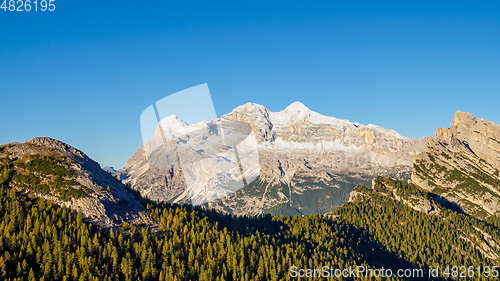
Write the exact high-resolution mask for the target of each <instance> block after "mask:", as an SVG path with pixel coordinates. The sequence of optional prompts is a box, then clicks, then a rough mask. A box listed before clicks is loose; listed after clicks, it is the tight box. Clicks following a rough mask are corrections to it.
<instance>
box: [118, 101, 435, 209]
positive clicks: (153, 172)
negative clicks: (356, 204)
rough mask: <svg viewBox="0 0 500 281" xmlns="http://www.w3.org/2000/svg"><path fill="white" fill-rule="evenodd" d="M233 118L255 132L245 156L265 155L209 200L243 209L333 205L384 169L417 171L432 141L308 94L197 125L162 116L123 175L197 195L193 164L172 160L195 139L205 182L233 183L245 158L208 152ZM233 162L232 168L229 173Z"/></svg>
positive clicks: (147, 185)
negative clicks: (323, 110)
mask: <svg viewBox="0 0 500 281" xmlns="http://www.w3.org/2000/svg"><path fill="white" fill-rule="evenodd" d="M227 123H229V124H238V126H239V127H240V130H241V127H242V126H243V125H241V124H244V125H245V126H246V127H248V128H249V130H250V133H249V134H251V136H252V137H253V138H254V139H255V143H253V144H252V145H253V146H254V148H255V154H252V153H250V152H248V153H246V154H245V153H244V152H241V149H244V148H241V149H239V150H240V151H239V154H240V155H243V156H242V157H241V158H242V159H239V160H241V162H240V163H243V164H245V163H247V162H251V161H252V160H254V158H255V157H256V155H258V160H257V161H258V163H251V164H248V169H247V170H246V171H244V173H247V174H248V175H247V178H250V179H253V182H248V183H247V185H246V186H245V187H244V188H241V189H237V190H235V192H227V193H222V196H218V197H217V196H215V199H214V200H207V201H208V202H207V203H205V206H207V207H208V208H211V209H217V210H220V211H224V212H228V213H231V214H236V215H257V214H262V213H271V214H290V215H293V214H311V213H325V212H328V211H331V210H333V209H335V208H336V207H339V206H341V205H342V204H343V203H344V202H345V201H346V200H347V199H348V197H349V192H350V191H351V190H352V188H354V186H356V185H357V184H369V183H370V182H371V179H372V178H373V177H375V176H377V175H383V176H390V177H393V178H397V179H401V180H407V179H409V178H410V175H411V171H412V160H413V158H414V157H415V156H416V155H417V154H419V153H421V152H423V151H424V144H425V140H424V139H421V140H416V139H411V138H407V137H404V136H401V135H400V134H398V133H397V132H395V131H393V130H387V129H384V128H382V127H379V126H376V125H371V124H370V125H362V124H359V123H355V122H351V121H348V120H342V119H337V118H334V117H328V116H324V115H321V114H319V113H316V112H314V111H312V110H310V109H308V108H307V107H306V106H305V105H304V104H302V103H300V102H294V103H293V104H291V105H290V106H288V107H287V108H286V109H284V110H282V111H279V112H271V111H269V110H268V109H267V108H266V107H264V106H262V105H258V104H254V103H247V104H244V105H242V106H239V107H237V108H235V109H234V110H233V111H232V112H230V113H229V114H226V115H223V116H221V118H219V119H215V120H210V121H207V122H200V123H197V124H192V125H188V124H187V123H185V122H184V121H182V120H181V119H180V118H179V117H177V116H169V117H167V118H165V119H163V120H161V121H160V122H159V125H158V127H157V130H156V134H155V137H154V138H153V139H152V140H150V141H148V142H146V143H145V145H144V146H143V147H141V148H140V149H139V150H138V151H137V152H136V153H135V154H134V155H133V156H132V157H131V158H130V159H129V160H128V162H127V165H126V167H125V168H123V169H121V170H119V171H118V172H117V173H116V175H117V176H118V177H119V178H120V179H122V180H123V182H124V183H128V184H130V185H131V186H132V188H133V189H136V190H139V191H140V192H141V194H142V195H143V196H145V197H148V198H149V199H152V200H158V201H166V202H181V203H182V202H184V203H186V202H189V201H190V199H192V198H191V197H190V196H189V195H190V194H191V193H192V192H190V190H189V187H188V185H189V181H190V179H189V177H188V178H187V179H188V183H186V173H185V172H186V169H184V170H183V169H181V167H180V166H181V165H171V164H175V159H174V158H175V157H176V156H179V155H178V153H179V149H177V150H176V147H177V148H178V147H182V145H183V143H185V142H187V141H186V140H188V141H189V142H192V143H195V144H196V145H197V148H193V149H190V150H189V152H190V154H189V155H188V156H186V155H181V156H184V158H189V159H203V161H204V162H203V163H204V164H200V165H202V166H203V167H200V169H203V173H201V174H200V173H198V174H197V177H196V179H197V180H198V182H197V184H198V185H203V184H206V186H203V187H204V190H213V189H216V187H217V186H221V185H224V184H226V185H227V182H228V181H231V180H233V178H237V177H238V176H239V175H240V170H239V169H238V166H239V163H238V162H237V161H236V159H230V157H229V160H228V161H226V162H224V166H221V164H218V163H220V162H222V161H220V157H217V156H214V154H215V153H214V152H212V153H211V154H210V153H208V154H207V151H210V149H211V148H212V146H211V141H210V140H212V139H213V138H214V137H219V136H220V135H222V134H223V132H222V131H223V130H224V128H223V127H224V124H227ZM245 126H243V127H245ZM226 127H227V126H226ZM232 127H235V126H234V125H232ZM227 131H228V130H226V139H228V138H227V134H228V133H227ZM234 131H236V130H231V132H234ZM230 134H231V133H230ZM236 138H238V137H236ZM162 139H175V140H182V141H183V143H181V142H180V141H178V143H177V146H175V147H173V146H172V145H164V146H159V145H158V143H160V142H162ZM165 143H168V144H171V143H172V142H170V141H165ZM174 143H175V142H174ZM252 145H246V146H245V147H251V146H252ZM209 146H210V147H209ZM190 148H191V147H190ZM184 150H186V149H184ZM176 152H177V155H176V154H175V153H176ZM181 154H183V153H181ZM245 156H247V157H246V158H245ZM250 156H252V157H250ZM181 158H182V157H181ZM223 158H224V159H228V157H223ZM169 159H170V160H171V159H174V160H173V162H171V161H169ZM247 160H248V161H247ZM210 161H212V162H210ZM257 161H254V162H257ZM165 163H170V164H169V165H165ZM228 170H229V171H231V172H229V173H227V172H226V171H228ZM189 172H190V173H191V171H189ZM190 173H188V176H189V174H190ZM235 174H236V175H235ZM233 181H234V180H233Z"/></svg>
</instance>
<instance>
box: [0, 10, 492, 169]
mask: <svg viewBox="0 0 500 281" xmlns="http://www.w3.org/2000/svg"><path fill="white" fill-rule="evenodd" d="M0 2H2V1H0ZM0 27H1V28H0V143H7V142H13V141H18V142H24V141H26V140H29V139H31V138H33V137H36V136H49V137H53V138H56V139H59V140H62V141H64V142H67V143H69V144H71V145H73V146H75V147H77V148H79V149H81V150H83V151H84V152H85V153H87V154H88V155H89V156H90V157H92V158H93V159H95V160H97V161H98V162H99V163H100V164H101V166H106V165H111V166H114V167H116V168H121V167H123V166H124V165H125V163H126V160H127V159H128V158H129V157H130V156H132V155H133V154H134V152H135V151H136V150H137V149H138V148H139V147H140V146H141V145H142V139H141V131H140V121H139V117H140V114H141V113H142V111H143V110H144V109H146V108H147V107H148V106H149V105H151V104H152V103H153V102H155V101H157V100H159V99H161V98H163V97H165V96H167V95H169V94H172V93H175V92H177V91H180V90H183V89H186V88H189V87H192V86H196V85H199V84H202V83H208V86H209V88H210V92H211V94H212V99H213V102H214V105H215V109H216V111H217V115H218V116H220V115H222V114H226V113H228V112H230V111H231V110H232V109H233V108H235V107H236V106H239V105H241V104H244V103H246V102H255V103H259V104H262V105H265V106H266V107H268V108H269V109H270V110H272V111H278V110H282V109H284V108H285V107H286V106H287V105H289V104H290V103H292V102H294V101H301V102H303V103H304V104H305V105H307V106H308V107H309V108H311V109H312V110H315V111H317V112H319V113H322V114H325V115H329V116H335V117H338V118H342V119H349V120H351V121H355V122H359V123H362V124H368V123H373V124H377V125H380V126H383V127H386V128H389V129H394V130H397V131H398V132H400V133H401V134H402V135H405V136H409V137H413V138H420V137H422V136H429V135H433V134H434V131H435V129H436V128H437V127H448V126H449V124H450V122H451V119H452V117H453V114H454V113H455V111H456V110H461V111H468V112H471V113H472V114H474V115H475V116H478V117H482V118H484V119H488V120H492V121H494V122H497V123H498V122H500V110H499V105H500V1H369V2H363V1H325V2H322V3H319V2H318V3H316V4H311V3H307V2H306V1H301V2H295V1H279V2H278V1H263V2H256V1H248V2H245V3H243V2H242V1H228V2H224V3H222V2H216V1H200V2H194V1H146V2H144V1H142V2H141V1H90V0H85V1H61V0H57V1H56V11H55V12H4V11H3V10H0Z"/></svg>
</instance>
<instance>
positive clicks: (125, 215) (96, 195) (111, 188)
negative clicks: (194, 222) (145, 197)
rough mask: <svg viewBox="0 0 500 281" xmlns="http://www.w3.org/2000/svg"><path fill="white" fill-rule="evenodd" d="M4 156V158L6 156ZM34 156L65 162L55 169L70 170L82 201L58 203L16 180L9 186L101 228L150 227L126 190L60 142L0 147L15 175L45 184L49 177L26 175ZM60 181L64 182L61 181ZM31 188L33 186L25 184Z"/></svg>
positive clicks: (34, 141) (38, 141) (44, 140)
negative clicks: (119, 226) (129, 225)
mask: <svg viewBox="0 0 500 281" xmlns="http://www.w3.org/2000/svg"><path fill="white" fill-rule="evenodd" d="M7 155H8V156H7ZM34 156H41V157H50V159H65V160H64V161H59V163H57V166H58V167H59V166H60V167H62V168H63V169H65V170H68V171H71V172H72V173H73V175H74V176H72V180H73V184H72V185H73V187H71V188H73V189H74V190H80V191H82V190H85V193H86V195H85V196H84V197H83V198H71V199H70V200H62V199H61V198H60V197H58V196H56V195H54V194H53V193H48V194H47V193H41V192H36V191H34V190H33V189H28V188H26V186H24V185H23V184H22V183H21V182H20V181H19V180H18V179H17V178H16V177H13V178H12V180H10V182H9V185H11V187H14V188H16V189H17V190H20V191H24V192H26V193H28V194H29V195H30V196H35V197H43V198H45V199H48V200H50V201H52V202H54V203H56V204H59V205H61V206H66V207H68V208H71V209H73V210H75V211H77V212H79V213H81V214H82V215H83V218H84V219H85V220H86V221H89V222H92V223H94V224H97V225H101V226H103V227H106V228H107V227H113V226H116V225H118V224H121V223H124V222H127V223H135V224H146V223H148V224H154V222H153V221H151V219H150V218H149V216H148V215H147V214H146V212H145V210H144V208H143V206H142V205H141V204H140V202H139V201H138V199H137V198H136V197H135V196H134V194H133V193H132V192H131V191H130V190H129V189H127V187H126V186H125V185H124V184H122V183H121V182H120V181H118V180H117V179H116V178H114V177H113V176H111V175H110V174H109V173H107V172H105V171H104V170H102V169H101V167H100V166H99V164H98V163H97V162H95V161H94V160H92V159H90V158H89V157H88V156H87V155H85V154H84V153H83V152H82V151H80V150H78V149H76V148H74V147H71V146H69V145H67V144H65V143H63V142H60V141H58V140H55V139H51V138H34V139H32V140H30V141H27V142H26V143H11V144H9V145H3V146H1V147H0V158H2V159H5V158H6V157H9V158H10V159H11V161H12V164H11V166H12V168H13V169H14V173H15V174H17V175H23V174H24V175H27V174H29V173H31V174H33V175H34V176H39V177H40V178H41V181H42V183H47V182H49V181H50V179H51V178H55V176H53V175H46V176H45V178H43V177H42V176H41V175H40V173H38V172H36V173H33V172H28V171H27V170H26V168H25V167H24V164H26V163H27V162H29V161H30V159H33V157H34ZM62 180H68V179H67V178H63V179H62ZM29 187H33V184H31V185H29Z"/></svg>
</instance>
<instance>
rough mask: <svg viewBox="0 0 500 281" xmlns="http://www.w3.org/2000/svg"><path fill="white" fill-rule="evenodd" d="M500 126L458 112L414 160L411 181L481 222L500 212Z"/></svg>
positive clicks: (429, 140)
mask: <svg viewBox="0 0 500 281" xmlns="http://www.w3.org/2000/svg"><path fill="white" fill-rule="evenodd" d="M499 170H500V125H499V124H496V123H494V122H491V121H487V120H483V119H481V118H476V117H474V116H472V115H471V114H470V113H467V112H460V111H457V112H456V113H455V116H454V118H453V121H452V122H451V126H450V128H438V129H437V130H436V134H435V137H429V138H427V140H426V146H425V152H423V153H422V154H419V155H418V156H417V157H415V159H414V168H413V173H412V176H411V180H412V181H413V182H414V183H415V184H417V185H419V186H420V187H422V188H424V189H426V190H428V191H431V192H433V193H435V194H437V195H440V196H442V197H444V198H446V199H447V200H449V201H451V202H454V203H456V204H458V205H459V206H460V207H461V208H462V210H463V211H464V212H466V213H468V214H471V215H474V216H476V217H478V218H485V217H488V216H491V215H494V214H498V212H499V211H500V204H499V202H500V176H499Z"/></svg>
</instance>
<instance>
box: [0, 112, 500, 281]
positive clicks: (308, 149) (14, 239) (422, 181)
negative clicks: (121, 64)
mask: <svg viewBox="0 0 500 281" xmlns="http://www.w3.org/2000/svg"><path fill="white" fill-rule="evenodd" d="M249 138H250V139H251V140H254V141H253V142H252V141H249ZM221 140H222V141H223V142H222V144H221V143H220V141H221ZM499 140H500V125H499V124H496V123H494V122H491V121H487V120H483V119H481V118H476V117H474V116H472V115H471V114H469V113H465V112H460V111H457V113H456V114H455V116H454V117H453V120H452V122H451V125H450V127H449V128H438V129H437V130H436V134H435V136H434V137H428V138H425V139H421V140H414V139H409V138H405V137H403V136H400V135H399V134H397V133H396V132H394V131H390V130H386V129H383V128H380V127H377V126H374V125H366V126H365V125H361V124H358V123H353V122H350V121H347V120H339V119H336V118H333V117H326V116H322V115H319V114H318V113H315V112H312V111H310V110H309V109H307V108H306V107H305V106H304V105H302V104H300V103H294V104H292V105H291V106H289V107H288V108H287V109H285V110H283V111H280V112H270V111H268V110H267V109H266V108H265V107H263V106H260V105H256V104H245V105H243V106H241V107H238V108H236V109H235V110H233V111H232V112H231V113H229V114H227V115H224V116H222V117H221V118H220V119H218V120H211V121H207V122H201V123H198V124H192V125H188V124H186V123H185V122H183V121H182V120H181V119H180V118H178V117H176V116H169V117H168V118H167V119H164V120H162V121H161V122H160V124H159V126H158V128H157V134H156V135H155V138H153V139H152V140H150V141H148V142H146V144H145V145H144V146H143V147H141V148H140V149H139V150H138V152H137V153H136V154H135V155H134V156H133V157H132V158H131V159H130V160H129V161H128V164H127V167H125V168H124V169H122V170H121V171H119V172H118V173H117V174H116V175H111V174H110V173H108V172H107V171H105V170H103V169H102V168H101V167H100V165H99V164H98V163H97V162H95V161H93V160H92V159H90V158H89V157H88V156H87V155H85V153H83V152H82V151H80V150H78V149H76V148H74V147H72V146H70V145H67V144H65V143H63V142H61V141H58V140H54V139H51V138H43V137H42V138H34V139H32V140H29V141H27V142H25V143H9V144H5V145H1V146H0V279H2V280H4V279H5V280H67V279H73V280H77V279H80V280H175V279H177V280H217V279H218V280H242V279H244V280H291V279H293V278H292V277H291V275H290V273H293V272H292V271H291V268H292V267H293V266H296V267H297V269H298V268H308V267H310V268H322V266H324V265H325V264H326V265H330V266H331V267H332V268H333V269H335V268H338V269H340V268H349V267H355V268H357V266H360V265H361V266H363V267H366V268H372V269H373V268H386V269H393V270H394V271H392V273H394V274H395V273H396V270H397V269H401V268H405V269H412V271H413V272H417V273H418V272H420V273H419V274H420V275H418V276H419V277H422V279H427V280H450V279H453V280H455V279H459V278H458V271H457V270H460V271H461V272H462V271H463V272H466V273H465V274H467V275H466V277H469V278H470V279H480V280H483V279H484V280H490V279H491V278H492V277H495V276H498V269H497V268H498V266H499V265H500V246H499V245H500V216H499V213H498V211H499V208H498V203H499V193H500V177H499V168H500V167H499V164H500V161H499V160H500V154H499V152H500V146H499ZM241 144H243V146H246V148H245V147H241ZM254 152H256V155H255V153H254ZM172 153H173V154H172ZM231 154H233V155H235V157H233V158H231ZM255 156H257V161H255ZM332 159H333V160H332ZM252 161H253V162H252ZM200 162H201V163H205V164H206V163H208V164H209V165H198V164H197V163H200ZM220 163H221V164H220ZM257 163H258V165H255V164H257ZM190 165H191V166H190ZM186 167H189V168H188V169H187V172H186V169H185V168H186ZM200 167H201V168H203V169H200ZM221 169H222V170H221ZM221 171H222V172H225V174H221ZM186 173H191V175H187V176H186V175H185V174H186ZM384 174H385V175H387V176H383V175H384ZM192 175H199V176H201V177H200V178H199V179H200V180H199V181H197V182H196V181H195V182H194V183H199V184H201V185H202V186H201V187H202V188H200V187H199V186H198V187H195V188H193V186H190V185H191V184H193V182H192V179H193V178H190V177H191V176H192ZM397 178H399V179H397ZM231 180H232V182H231ZM240 181H241V182H240ZM124 182H125V183H124ZM227 183H232V184H235V183H236V184H239V183H243V186H242V187H241V188H235V189H234V190H231V189H224V188H221V186H223V185H224V184H227ZM211 189H212V190H213V191H214V192H212V193H211V192H210V191H211ZM199 190H202V191H208V192H207V193H208V194H209V195H210V196H214V198H215V197H217V196H222V197H219V198H216V199H214V200H211V199H213V198H210V200H211V201H210V200H209V202H203V203H201V204H199V206H192V205H197V204H196V203H197V201H196V200H198V199H200V198H201V199H206V198H208V197H206V196H205V195H204V194H200V193H196V191H199ZM144 197H149V199H148V198H144ZM193 197H194V198H195V201H193ZM151 199H153V200H151ZM169 202H170V203H169ZM190 203H191V204H190ZM193 203H194V204H193ZM70 209H71V210H72V211H70ZM269 213H271V214H299V215H302V216H293V217H292V216H269V215H268V214H269ZM308 214H309V215H308ZM246 215H249V216H246ZM253 215H259V216H253ZM433 269H439V277H438V278H431V277H429V278H427V276H431V275H430V273H431V270H433ZM453 272H456V275H453V274H455V273H453ZM26 276H28V279H26V278H25V277H26ZM392 277H393V279H394V280H408V278H407V277H402V276H399V277H398V276H395V275H392ZM361 279H363V280H364V279H370V278H368V277H366V278H361Z"/></svg>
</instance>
